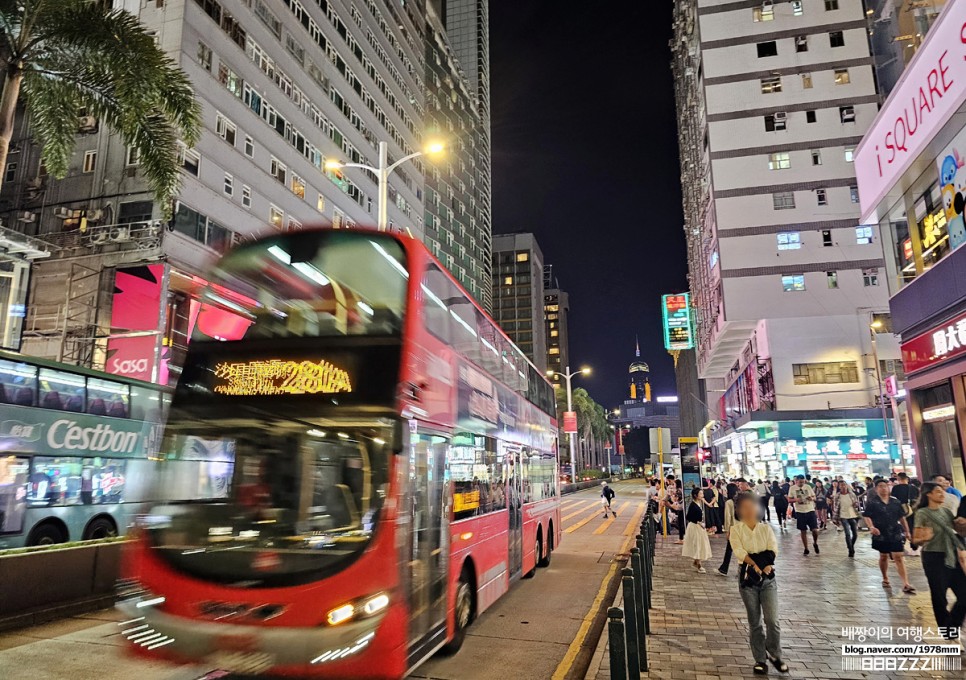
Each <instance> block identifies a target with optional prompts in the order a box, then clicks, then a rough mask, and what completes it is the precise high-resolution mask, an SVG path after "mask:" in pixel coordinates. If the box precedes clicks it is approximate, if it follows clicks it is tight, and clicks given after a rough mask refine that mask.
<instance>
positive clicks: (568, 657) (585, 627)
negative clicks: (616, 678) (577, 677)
mask: <svg viewBox="0 0 966 680" xmlns="http://www.w3.org/2000/svg"><path fill="white" fill-rule="evenodd" d="M641 514H643V513H641ZM633 540H634V537H633V536H628V537H627V538H626V539H625V540H624V545H622V546H621V549H620V552H619V553H618V554H619V555H620V554H624V553H626V552H627V551H628V550H629V549H630V546H631V541H633ZM617 567H618V563H617V562H616V561H614V562H611V565H610V569H608V570H607V574H606V575H605V576H604V580H603V581H601V582H600V589H599V590H598V591H597V595H596V597H594V601H593V603H592V604H591V605H590V610H589V611H588V612H587V615H586V616H585V617H584V620H583V621H581V623H580V628H578V629H577V634H576V635H575V636H574V639H573V642H571V643H570V646H569V647H567V653H566V654H564V658H563V659H561V660H560V663H559V664H558V665H557V670H555V671H554V673H553V675H552V676H551V680H565V678H566V677H567V673H569V672H570V669H571V668H572V667H573V665H574V661H575V660H576V659H577V655H578V654H579V653H580V648H581V647H583V645H584V640H586V639H587V633H589V632H590V627H591V625H593V622H594V618H595V617H596V615H597V612H598V611H599V610H600V605H601V603H602V602H603V601H604V597H606V596H607V586H608V585H609V584H610V582H611V579H612V578H614V574H615V573H616V571H617Z"/></svg>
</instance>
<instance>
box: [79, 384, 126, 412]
mask: <svg viewBox="0 0 966 680" xmlns="http://www.w3.org/2000/svg"><path fill="white" fill-rule="evenodd" d="M130 411H131V409H130V401H129V397H128V386H127V385H124V384H122V383H118V382H114V381H113V380H100V379H99V378H88V379H87V412H88V413H90V414H91V415H95V416H113V417H115V418H127V417H128V416H129V415H130Z"/></svg>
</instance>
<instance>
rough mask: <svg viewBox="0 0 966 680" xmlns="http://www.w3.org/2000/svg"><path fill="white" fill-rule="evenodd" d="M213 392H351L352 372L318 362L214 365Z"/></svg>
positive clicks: (264, 361) (267, 360) (259, 394)
mask: <svg viewBox="0 0 966 680" xmlns="http://www.w3.org/2000/svg"><path fill="white" fill-rule="evenodd" d="M214 373H215V379H216V380H215V384H214V387H213V389H214V391H215V392H217V393H218V394H226V395H230V396H267V395H275V394H280V395H284V394H336V393H339V392H351V391H352V382H351V381H350V379H349V373H348V372H347V371H345V370H344V369H342V368H339V367H338V366H335V365H334V364H331V363H329V362H328V361H325V360H324V359H320V360H318V361H308V360H305V361H290V360H281V359H266V360H261V361H245V362H227V361H225V362H221V363H218V364H215V370H214Z"/></svg>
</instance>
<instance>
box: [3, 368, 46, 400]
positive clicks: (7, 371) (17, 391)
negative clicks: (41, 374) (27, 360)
mask: <svg viewBox="0 0 966 680" xmlns="http://www.w3.org/2000/svg"><path fill="white" fill-rule="evenodd" d="M36 398H37V369H36V368H35V367H34V366H30V365H28V364H21V363H19V362H17V361H4V360H0V401H2V402H3V403H4V404H14V405H15V406H33V405H34V403H35V401H36Z"/></svg>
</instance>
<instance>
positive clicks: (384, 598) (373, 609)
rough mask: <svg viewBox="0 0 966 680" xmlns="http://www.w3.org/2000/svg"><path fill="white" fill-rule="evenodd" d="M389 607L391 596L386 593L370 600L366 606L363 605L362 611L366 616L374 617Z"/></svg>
mask: <svg viewBox="0 0 966 680" xmlns="http://www.w3.org/2000/svg"><path fill="white" fill-rule="evenodd" d="M387 606H389V596H388V595H386V594H385V593H379V594H378V595H376V596H375V597H372V598H369V599H368V600H367V601H366V603H365V604H364V605H362V611H363V612H364V613H365V614H366V616H372V615H373V614H375V613H377V612H381V611H382V610H383V609H385V608H386V607H387Z"/></svg>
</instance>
